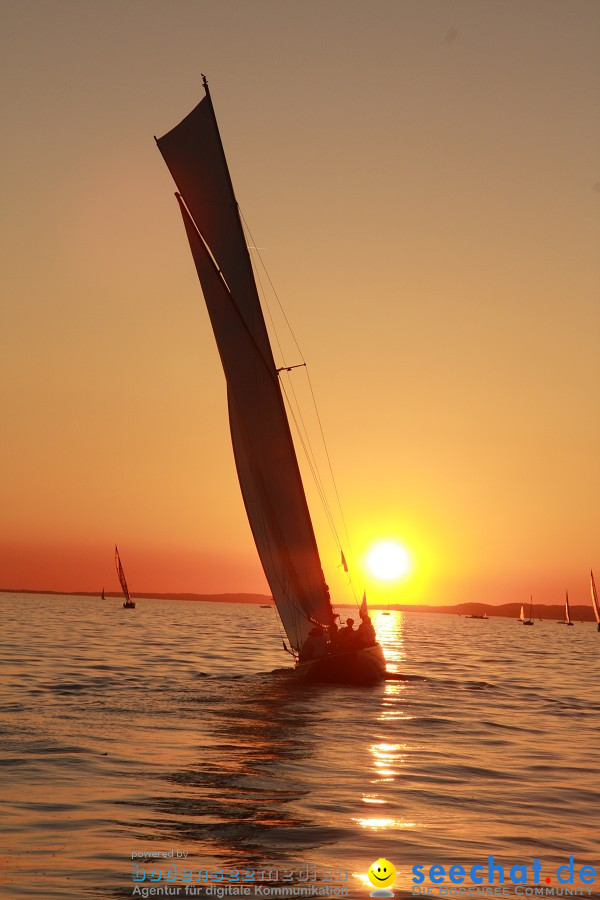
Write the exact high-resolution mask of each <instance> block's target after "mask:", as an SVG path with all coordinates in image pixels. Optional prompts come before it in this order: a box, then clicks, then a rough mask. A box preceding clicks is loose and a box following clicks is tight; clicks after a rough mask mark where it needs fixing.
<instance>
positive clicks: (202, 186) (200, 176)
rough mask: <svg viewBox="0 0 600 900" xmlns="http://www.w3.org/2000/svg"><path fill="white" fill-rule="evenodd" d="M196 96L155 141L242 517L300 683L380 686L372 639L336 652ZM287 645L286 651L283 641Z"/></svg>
mask: <svg viewBox="0 0 600 900" xmlns="http://www.w3.org/2000/svg"><path fill="white" fill-rule="evenodd" d="M203 83H204V89H205V92H206V95H205V97H203V99H202V100H201V101H200V103H199V104H198V105H197V106H196V108H195V109H193V110H192V112H190V113H189V114H188V115H187V116H186V117H185V119H183V120H182V121H181V122H180V123H179V125H176V126H175V128H173V129H172V130H171V131H169V132H168V133H167V134H165V135H163V137H161V138H159V139H158V140H157V144H158V148H159V150H160V152H161V153H162V155H163V157H164V160H165V162H166V164H167V166H168V167H169V171H170V172H171V175H172V176H173V179H174V180H175V183H176V184H177V187H178V189H179V193H177V194H176V197H177V200H178V202H179V206H180V210H181V214H182V216H183V222H184V226H185V230H186V234H187V238H188V241H189V244H190V249H191V251H192V256H193V258H194V262H195V265H196V270H197V273H198V277H199V279H200V284H201V286H202V291H203V294H204V299H205V301H206V306H207V308H208V313H209V317H210V320H211V324H212V328H213V331H214V335H215V340H216V343H217V347H218V350H219V354H220V357H221V363H222V365H223V369H224V372H225V380H226V383H227V405H228V411H229V425H230V430H231V440H232V444H233V453H234V458H235V464H236V468H237V474H238V480H239V483H240V488H241V492H242V497H243V500H244V504H245V507H246V513H247V515H248V520H249V522H250V527H251V529H252V534H253V536H254V541H255V544H256V549H257V551H258V555H259V558H260V561H261V563H262V567H263V570H264V572H265V576H266V578H267V582H268V583H269V586H270V588H271V592H272V594H273V599H274V601H275V605H276V607H277V610H278V612H279V616H280V618H281V621H282V624H283V627H284V629H285V632H286V634H287V637H288V640H289V643H290V645H291V648H292V649H291V651H290V652H291V653H292V655H293V656H294V658H295V660H296V666H297V671H298V672H299V674H301V675H302V676H304V677H306V678H308V679H311V680H319V681H340V682H348V683H354V684H362V683H371V682H374V681H380V680H382V679H384V678H385V676H386V669H385V659H384V656H383V651H382V649H381V647H380V645H379V644H378V643H377V640H376V638H375V637H374V635H373V637H372V639H369V642H368V643H367V644H363V645H362V646H360V647H359V646H355V647H354V649H350V648H349V647H348V649H347V650H345V651H344V652H342V651H341V649H340V647H341V646H342V645H341V642H340V641H339V640H338V639H337V638H336V631H337V629H336V624H335V618H336V617H335V615H334V612H333V609H332V605H331V600H330V596H329V588H328V586H327V584H326V583H325V577H324V575H323V570H322V567H321V560H320V557H319V551H318V548H317V543H316V538H315V534H314V531H313V526H312V521H311V517H310V513H309V510H308V505H307V501H306V496H305V493H304V487H303V484H302V479H301V475H300V469H299V467H298V461H297V458H296V451H295V449H294V444H293V441H292V435H291V432H290V426H289V423H288V418H287V414H286V410H285V405H284V401H283V395H282V390H281V385H280V381H279V370H278V369H277V367H276V365H275V360H274V358H273V351H272V349H271V345H270V341H269V337H268V334H267V328H266V325H265V320H264V316H263V313H262V309H261V305H260V300H259V297H258V291H257V287H256V281H255V278H254V274H253V271H252V263H251V260H250V255H249V253H248V247H247V244H246V240H245V237H244V232H243V228H242V223H241V218H240V213H239V209H238V204H237V201H236V198H235V194H234V191H233V186H232V182H231V176H230V174H229V169H228V166H227V161H226V158H225V153H224V150H223V145H222V143H221V137H220V134H219V129H218V126H217V121H216V118H215V113H214V109H213V105H212V100H211V96H210V93H209V90H208V84H207V82H206V79H205V78H203ZM284 648H285V649H286V650H287V649H288V648H287V647H286V645H285V643H284Z"/></svg>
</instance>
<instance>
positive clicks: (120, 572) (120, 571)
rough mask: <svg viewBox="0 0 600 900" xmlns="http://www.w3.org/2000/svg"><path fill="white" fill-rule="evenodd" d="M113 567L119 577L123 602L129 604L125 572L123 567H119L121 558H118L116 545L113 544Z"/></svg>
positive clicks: (129, 598)
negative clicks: (114, 566) (123, 597)
mask: <svg viewBox="0 0 600 900" xmlns="http://www.w3.org/2000/svg"><path fill="white" fill-rule="evenodd" d="M115 565H116V567H117V575H118V576H119V581H120V582H121V587H122V588H123V593H124V594H125V600H126V601H127V603H131V602H132V600H131V597H130V596H129V588H128V587H127V580H126V578H125V572H124V571H123V566H122V565H121V557H120V556H119V551H118V550H117V545H116V544H115Z"/></svg>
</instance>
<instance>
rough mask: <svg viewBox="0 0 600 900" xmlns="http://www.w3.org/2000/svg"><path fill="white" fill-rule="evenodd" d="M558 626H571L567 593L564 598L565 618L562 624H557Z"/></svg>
mask: <svg viewBox="0 0 600 900" xmlns="http://www.w3.org/2000/svg"><path fill="white" fill-rule="evenodd" d="M558 624H559V625H572V624H573V623H572V622H571V611H570V609H569V592H568V591H567V595H566V598H565V618H564V620H563V621H562V622H559V623H558Z"/></svg>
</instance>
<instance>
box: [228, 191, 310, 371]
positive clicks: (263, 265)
mask: <svg viewBox="0 0 600 900" xmlns="http://www.w3.org/2000/svg"><path fill="white" fill-rule="evenodd" d="M238 212H239V214H240V218H241V220H242V222H243V224H244V227H245V229H246V231H247V232H248V234H249V235H250V240H251V241H252V244H253V246H254V248H255V250H256V255H257V256H258V258H259V260H260V264H261V266H262V267H263V269H264V272H265V275H266V276H267V280H268V282H269V284H270V285H271V290H272V291H273V295H274V297H275V299H276V300H277V304H278V306H279V309H280V310H281V314H282V316H283V318H284V320H285V324H286V325H287V327H288V329H289V332H290V334H291V336H292V340H293V341H294V344H295V345H296V349H297V351H298V353H299V354H300V359H301V360H302V362H306V360H305V359H304V356H303V353H302V350H301V349H300V344H299V343H298V341H297V340H296V335H295V334H294V331H293V329H292V326H291V325H290V322H289V319H288V317H287V316H286V314H285V309H284V308H283V305H282V303H281V300H280V299H279V295H278V293H277V291H276V290H275V285H274V284H273V282H272V281H271V276H270V275H269V270H268V269H267V267H266V265H265V263H264V260H263V258H262V256H261V255H260V250H259V249H258V247H257V245H256V241H255V240H254V238H253V236H252V232H251V231H250V227H249V225H248V223H247V221H246V219H245V218H244V214H243V212H242V210H241V209H240V208H239V206H238Z"/></svg>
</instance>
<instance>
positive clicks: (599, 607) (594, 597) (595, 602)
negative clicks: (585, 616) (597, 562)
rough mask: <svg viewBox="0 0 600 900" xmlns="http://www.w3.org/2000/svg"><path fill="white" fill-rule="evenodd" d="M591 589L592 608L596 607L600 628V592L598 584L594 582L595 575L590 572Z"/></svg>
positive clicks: (595, 612) (595, 613)
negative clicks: (599, 599) (597, 588)
mask: <svg viewBox="0 0 600 900" xmlns="http://www.w3.org/2000/svg"><path fill="white" fill-rule="evenodd" d="M590 578H591V584H590V586H591V589H592V606H593V607H594V615H595V616H596V622H597V623H598V626H600V603H598V591H597V590H596V582H595V581H594V573H593V572H592V571H591V570H590Z"/></svg>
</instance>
